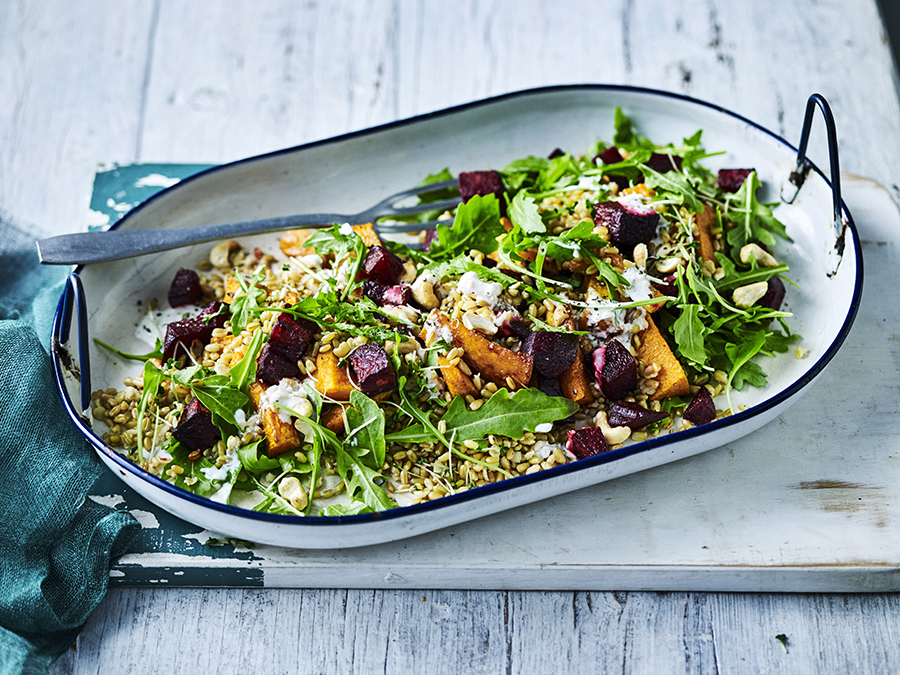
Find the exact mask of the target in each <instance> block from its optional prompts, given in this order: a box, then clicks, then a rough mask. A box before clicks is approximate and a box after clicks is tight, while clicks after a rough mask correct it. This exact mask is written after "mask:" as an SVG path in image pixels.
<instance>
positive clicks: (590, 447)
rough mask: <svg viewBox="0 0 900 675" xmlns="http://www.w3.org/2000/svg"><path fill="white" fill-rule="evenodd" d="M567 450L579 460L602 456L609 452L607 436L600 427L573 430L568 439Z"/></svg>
mask: <svg viewBox="0 0 900 675" xmlns="http://www.w3.org/2000/svg"><path fill="white" fill-rule="evenodd" d="M566 450H568V451H569V452H571V453H572V454H573V455H575V456H576V457H577V458H578V459H584V458H585V457H592V456H593V455H601V454H603V453H604V452H608V451H609V444H608V443H607V442H606V436H604V435H603V430H602V429H600V427H585V428H584V429H572V430H571V431H570V432H569V437H568V438H567V439H566Z"/></svg>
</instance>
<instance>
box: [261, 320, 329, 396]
mask: <svg viewBox="0 0 900 675" xmlns="http://www.w3.org/2000/svg"><path fill="white" fill-rule="evenodd" d="M316 330H318V328H317V326H316V324H314V323H313V322H311V321H307V320H305V319H295V318H294V317H293V316H292V315H290V314H288V313H287V312H282V313H281V314H279V315H278V318H277V319H276V320H275V325H274V326H272V334H271V335H269V341H268V342H267V343H266V344H264V345H263V348H262V349H261V350H260V352H259V356H257V357H256V376H257V377H258V378H259V379H260V380H262V381H263V382H265V383H266V384H268V385H273V384H278V383H279V382H281V380H283V379H284V378H285V377H299V376H300V368H299V367H298V366H297V361H299V360H300V359H302V358H303V355H304V354H305V353H306V349H307V347H309V345H310V343H312V341H313V339H314V337H315V334H316Z"/></svg>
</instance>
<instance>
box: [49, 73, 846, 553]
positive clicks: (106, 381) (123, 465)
mask: <svg viewBox="0 0 900 675" xmlns="http://www.w3.org/2000/svg"><path fill="white" fill-rule="evenodd" d="M616 107H621V108H622V110H623V111H624V112H625V114H626V115H628V116H629V117H631V118H632V119H633V120H634V122H635V124H636V127H637V128H638V129H639V130H640V132H641V133H642V134H644V135H645V136H647V137H649V138H651V139H654V140H655V141H656V142H658V143H667V142H677V141H678V140H680V139H681V138H684V137H688V136H691V135H693V134H694V133H695V132H696V131H697V130H698V129H702V130H703V144H704V147H705V148H706V149H707V150H708V151H711V152H714V151H719V150H723V151H725V154H723V155H720V156H716V157H712V158H711V159H709V160H706V161H705V162H704V164H705V165H706V166H708V167H709V168H711V169H713V170H715V169H717V168H721V167H735V166H748V167H750V166H752V167H755V168H756V170H757V172H758V174H759V177H760V179H761V180H762V182H763V186H764V191H763V192H764V193H763V194H762V195H761V200H762V201H766V202H778V201H779V199H780V196H781V194H782V193H784V194H788V193H791V194H793V193H795V192H796V196H795V197H794V199H793V200H792V203H790V204H788V203H782V204H780V205H779V206H778V207H777V209H776V211H775V213H776V216H777V217H778V218H779V219H781V220H782V221H783V222H784V223H785V224H786V226H787V232H788V234H789V235H790V236H791V238H792V239H793V243H780V244H779V247H778V249H777V254H778V257H779V258H780V259H782V260H783V261H784V262H786V263H788V264H789V266H790V270H791V272H790V276H791V278H792V279H793V280H794V281H796V282H797V283H798V284H799V286H800V288H799V289H797V288H794V287H790V288H789V291H788V296H787V303H786V307H785V308H786V309H787V310H788V311H791V312H793V313H794V317H793V319H792V320H791V327H792V329H793V330H794V331H796V332H798V333H800V335H801V336H802V343H801V344H802V346H803V347H804V348H805V349H807V350H808V356H807V358H805V359H795V358H794V357H793V355H792V354H786V355H781V356H780V357H778V358H775V359H768V360H767V362H766V370H767V372H768V374H769V385H768V386H767V387H766V388H764V389H755V388H753V387H747V388H745V389H744V391H742V392H734V393H733V394H732V402H733V403H734V405H735V408H736V410H738V412H736V413H735V414H733V415H731V416H729V417H727V418H724V419H720V420H716V421H714V422H711V423H709V424H705V425H702V426H700V427H695V428H691V429H688V430H685V431H679V432H674V433H670V434H668V435H663V436H659V437H656V438H652V439H649V440H646V441H643V442H640V443H631V444H630V445H626V446H624V447H622V448H619V449H616V450H612V451H610V452H607V453H605V454H602V455H598V456H594V457H590V458H587V459H582V460H578V461H574V462H570V463H567V464H564V465H560V466H556V467H553V468H550V469H546V470H544V471H540V472H538V473H535V474H532V475H524V476H518V477H515V478H510V479H507V480H504V481H500V482H497V483H492V484H489V485H486V486H483V487H479V488H474V489H471V490H469V491H466V492H463V493H459V494H455V495H449V496H447V497H444V498H442V499H439V500H436V501H430V502H422V503H419V504H415V505H412V506H404V507H399V508H396V509H392V510H389V511H383V512H379V513H371V514H360V515H349V516H341V517H309V518H303V517H299V516H289V515H272V514H263V513H258V512H254V511H250V510H247V509H243V508H239V507H236V506H232V505H226V504H222V503H218V502H215V501H213V500H211V499H207V498H203V497H199V496H197V495H194V494H191V493H188V492H186V491H184V490H181V489H179V488H177V487H175V486H173V485H170V484H169V483H167V482H165V481H163V480H161V479H160V478H158V477H156V476H154V475H151V474H149V473H147V472H145V471H143V470H142V469H140V468H139V467H138V466H136V465H134V464H132V463H131V462H129V461H128V460H126V459H125V458H124V457H122V456H121V455H119V454H118V453H116V452H115V451H114V450H112V449H111V448H109V447H108V446H107V445H106V444H105V443H104V442H103V440H102V439H101V437H100V434H101V433H102V430H100V429H96V430H95V429H94V428H92V424H91V421H90V412H89V410H88V408H89V407H90V390H91V387H93V389H105V388H107V387H118V386H120V385H121V383H122V381H123V380H124V378H125V377H128V376H131V375H133V374H134V373H135V364H134V362H130V361H126V360H125V359H121V358H119V357H117V356H115V355H113V354H110V353H109V352H107V351H105V350H100V349H99V348H98V347H96V346H95V345H94V344H93V341H92V338H94V337H98V338H100V339H102V340H103V341H104V342H106V343H108V344H115V345H116V346H117V347H119V348H120V349H123V350H125V351H133V352H135V353H139V352H142V351H146V345H145V344H144V343H142V342H141V341H139V339H138V337H137V335H136V326H138V325H139V324H140V323H141V319H142V315H143V311H142V308H143V307H144V305H142V304H141V301H146V300H147V299H148V298H153V297H164V296H165V295H166V292H167V289H168V285H169V283H170V282H171V279H172V277H173V276H174V273H175V271H176V270H177V269H179V268H180V267H185V266H187V267H193V266H194V265H195V264H196V261H198V260H200V259H201V258H203V257H204V256H206V255H207V254H208V252H209V248H210V246H211V245H210V244H200V245H197V246H193V247H187V248H183V249H178V250H174V251H167V252H163V253H157V254H153V255H147V256H144V257H140V258H133V259H128V260H119V261H115V262H109V263H102V264H97V265H91V266H85V267H79V268H77V269H76V270H75V274H73V276H72V277H70V283H69V284H68V285H67V287H66V292H65V293H64V295H63V297H62V299H61V300H60V306H59V310H58V312H57V316H56V321H55V323H54V328H53V341H54V345H55V348H54V359H53V362H54V371H55V376H56V380H57V386H58V389H59V392H60V395H61V396H62V399H63V403H64V405H65V406H66V409H67V410H68V413H69V415H70V416H71V418H72V420H73V421H74V423H75V424H76V425H77V426H78V428H79V429H80V430H81V432H82V433H83V434H84V435H85V437H86V438H87V440H88V441H89V442H90V443H91V444H92V445H93V446H94V448H95V449H96V451H97V453H98V455H99V457H100V459H101V460H102V461H103V462H104V463H105V464H106V465H107V466H108V467H109V468H110V470H112V471H113V473H115V474H116V475H117V476H119V477H120V478H121V479H122V480H123V481H124V482H125V483H127V484H128V485H129V486H130V487H131V488H133V489H134V490H135V491H136V492H138V493H139V494H141V495H142V496H144V497H146V498H147V499H149V500H150V501H151V502H153V503H155V504H157V505H158V506H160V507H161V508H163V509H165V510H167V511H169V512H171V513H173V514H175V515H177V516H179V517H181V518H183V519H185V520H187V521H189V522H192V523H194V524H196V525H199V526H201V527H204V528H207V529H209V530H212V531H215V532H220V533H222V534H226V535H229V536H232V537H236V538H240V539H244V540H249V541H255V542H259V543H267V544H273V545H280V546H290V547H294V548H344V547H352V546H364V545H369V544H376V543H381V542H387V541H393V540H397V539H402V538H405V537H410V536H414V535H417V534H421V533H425V532H430V531H433V530H437V529H440V528H443V527H447V526H450V525H454V524H457V523H460V522H463V521H467V520H473V519H476V518H480V517H483V516H487V515H490V514H492V513H496V512H498V511H502V510H505V509H510V508H514V507H516V506H520V505H522V504H526V503H531V502H535V501H538V500H541V499H546V498H548V497H552V496H554V495H558V494H562V493H565V492H569V491H572V490H577V489H579V488H583V487H586V486H589V485H593V484H595V483H599V482H602V481H606V480H610V479H613V478H617V477H620V476H624V475H627V474H631V473H635V472H638V471H642V470H644V469H648V468H651V467H655V466H659V465H661V464H665V463H668V462H673V461H676V460H679V459H682V458H685V457H689V456H692V455H696V454H699V453H702V452H705V451H707V450H710V449H712V448H715V447H719V446H722V445H725V444H727V443H730V442H732V441H734V440H736V439H738V438H740V437H741V436H744V435H746V434H748V433H750V432H752V431H754V430H755V429H757V428H759V427H760V426H762V425H764V424H766V423H767V422H769V421H771V420H772V419H774V418H775V417H776V416H778V415H779V414H780V413H782V412H783V411H784V410H785V409H787V407H788V406H790V405H791V404H792V403H794V402H795V401H796V400H797V399H798V397H799V396H800V395H801V394H802V393H804V392H805V391H806V389H807V387H808V385H809V384H810V383H811V382H812V381H813V379H814V378H815V377H816V376H817V375H818V374H819V373H820V372H821V371H822V369H823V368H824V367H825V366H826V364H827V363H828V362H829V361H830V360H831V359H832V358H833V357H834V355H835V353H836V352H837V350H838V349H839V348H840V346H841V344H842V343H843V341H844V339H845V337H846V336H847V333H848V332H849V330H850V327H851V325H852V323H853V319H854V317H855V315H856V309H857V306H858V303H859V299H860V295H861V292H862V257H861V250H860V243H859V239H858V236H857V233H856V230H855V228H854V226H853V222H852V219H851V217H850V214H849V212H848V211H847V209H846V207H844V206H843V204H840V206H839V209H840V211H841V214H840V219H841V220H842V222H843V225H844V228H843V230H842V232H841V234H840V235H836V234H835V228H834V225H835V206H834V202H833V195H834V192H833V190H832V185H831V184H830V183H829V181H828V180H827V179H826V178H825V177H824V175H823V174H822V172H821V171H820V170H819V169H817V168H816V167H815V166H811V169H812V170H811V171H810V173H809V175H808V177H807V178H806V180H805V182H803V184H802V187H801V188H800V190H799V192H797V191H796V188H794V187H793V186H792V185H791V184H789V182H788V181H789V177H790V175H791V173H792V172H793V171H794V170H795V169H796V168H797V150H796V149H795V148H794V147H793V146H791V145H790V144H789V143H788V142H786V141H785V140H784V139H782V138H780V137H778V136H777V135H775V134H773V133H772V132H770V131H767V130H766V129H764V128H762V127H760V126H758V125H756V124H754V123H752V122H750V121H748V120H746V119H744V118H742V117H740V116H738V115H736V114H734V113H731V112H729V111H726V110H723V109H722V108H719V107H717V106H714V105H711V104H708V103H704V102H702V101H698V100H695V99H690V98H687V97H684V96H681V95H677V94H671V93H666V92H661V91H654V90H647V89H640V88H634V87H625V86H612V85H572V86H560V87H549V88H541V89H533V90H527V91H522V92H516V93H512V94H507V95H504V96H499V97H496V98H491V99H487V100H483V101H477V102H474V103H470V104H466V105H462V106H458V107H454V108H450V109H447V110H444V111H440V112H436V113H431V114H428V115H423V116H419V117H414V118H411V119H407V120H401V121H398V122H394V123H391V124H387V125H384V126H380V127H376V128H373V129H368V130H364V131H360V132H355V133H351V134H347V135H344V136H339V137H336V138H332V139H327V140H324V141H319V142H316V143H311V144H307V145H303V146H298V147H294V148H289V149H287V150H283V151H279V152H273V153H269V154H266V155H261V156H258V157H252V158H249V159H245V160H241V161H238V162H234V163H232V164H227V165H224V166H220V167H216V168H213V169H210V170H208V171H205V172H202V173H200V174H197V175H196V176H193V177H191V178H189V179H186V180H184V181H182V182H181V183H178V184H177V185H175V186H173V187H171V188H168V189H167V190H164V191H162V192H160V193H159V194H157V195H156V196H154V197H153V198H151V199H149V200H148V201H146V202H144V203H143V204H141V205H139V206H138V207H136V208H135V209H133V210H132V211H131V212H130V213H129V214H127V215H126V216H125V217H124V218H122V219H121V220H120V221H119V222H118V223H117V224H116V225H115V227H118V228H127V229H137V230H139V229H147V228H159V227H188V226H196V225H205V224H213V223H222V222H236V221H241V220H251V219H258V218H265V217H274V216H283V215H290V214H294V213H311V212H326V211H338V212H346V213H352V212H354V211H355V210H359V209H362V208H365V207H366V206H367V205H369V204H371V203H374V202H376V201H378V200H379V199H381V198H383V197H384V196H386V195H388V194H392V193H394V192H397V191H399V190H401V189H405V188H407V187H409V186H411V185H415V184H416V183H418V182H419V181H420V180H422V178H423V177H424V176H426V175H429V174H431V173H434V172H436V171H438V170H440V169H442V168H443V167H449V169H450V171H451V172H452V173H453V174H454V175H457V174H458V173H459V172H461V171H472V170H481V169H486V168H501V167H503V166H505V165H506V164H507V163H508V162H509V161H511V160H513V159H516V158H519V157H523V156H527V155H546V154H547V153H548V152H550V151H551V150H552V149H553V148H556V147H561V148H567V149H572V150H575V151H577V150H580V149H583V148H587V147H588V146H589V145H590V144H591V143H593V142H594V141H596V140H597V139H598V138H599V139H602V138H611V136H612V130H613V120H614V111H615V108H616ZM832 167H833V168H834V167H836V161H835V162H834V163H833V164H832ZM278 236H279V235H278V234H277V233H273V234H271V235H260V236H256V237H246V238H242V243H243V244H244V245H245V246H249V247H252V246H257V245H263V246H266V247H267V248H270V249H277V237H278ZM836 236H838V237H839V239H840V240H839V241H836ZM836 244H837V245H838V246H837V248H838V249H839V250H842V255H841V256H840V258H839V259H836V258H835V254H834V251H835V249H836ZM73 320H75V321H76V323H77V326H76V328H73V329H70V323H72V322H73ZM88 335H89V336H90V338H91V339H89V338H88ZM79 368H80V371H81V372H80V373H79ZM97 426H98V427H99V426H102V425H99V424H98V425H97Z"/></svg>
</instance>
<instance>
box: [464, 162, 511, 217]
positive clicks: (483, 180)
mask: <svg viewBox="0 0 900 675" xmlns="http://www.w3.org/2000/svg"><path fill="white" fill-rule="evenodd" d="M457 182H458V183H459V196H460V197H462V200H463V203H465V202H467V201H469V200H470V199H471V198H472V197H474V196H475V195H481V196H482V197H484V196H485V195H496V196H497V200H498V201H499V202H500V207H501V209H502V208H503V205H504V202H503V195H505V194H506V188H505V187H503V179H502V178H500V174H499V173H497V172H496V171H463V172H462V173H461V174H459V178H458V179H457Z"/></svg>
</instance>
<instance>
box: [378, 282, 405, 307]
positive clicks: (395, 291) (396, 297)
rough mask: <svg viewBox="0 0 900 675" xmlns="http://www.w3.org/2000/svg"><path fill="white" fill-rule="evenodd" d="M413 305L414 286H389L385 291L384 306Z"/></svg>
mask: <svg viewBox="0 0 900 675" xmlns="http://www.w3.org/2000/svg"><path fill="white" fill-rule="evenodd" d="M410 303H412V286H410V285H408V284H397V285H395V286H388V287H387V288H386V289H385V290H384V298H383V304H385V305H397V306H401V307H402V306H403V305H409V304H410Z"/></svg>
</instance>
